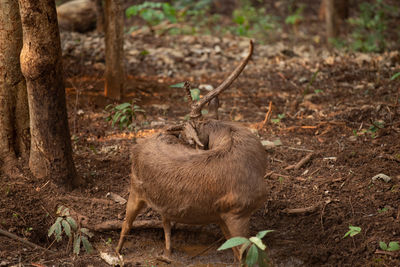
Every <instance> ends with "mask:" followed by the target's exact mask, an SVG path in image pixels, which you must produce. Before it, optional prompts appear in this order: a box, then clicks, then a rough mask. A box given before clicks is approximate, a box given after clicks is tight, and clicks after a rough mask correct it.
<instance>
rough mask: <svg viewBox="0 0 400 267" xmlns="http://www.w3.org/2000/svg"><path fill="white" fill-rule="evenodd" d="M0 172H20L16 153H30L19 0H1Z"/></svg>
mask: <svg viewBox="0 0 400 267" xmlns="http://www.w3.org/2000/svg"><path fill="white" fill-rule="evenodd" d="M0 25H1V27H0V171H1V170H2V171H4V172H5V173H6V174H7V175H10V176H14V175H15V174H17V172H18V169H17V156H22V157H27V156H28V155H29V143H30V141H29V138H30V135H29V112H28V99H27V92H26V84H25V79H24V76H23V75H22V73H21V68H20V64H19V53H20V51H21V48H22V28H21V19H20V16H19V9H18V0H0Z"/></svg>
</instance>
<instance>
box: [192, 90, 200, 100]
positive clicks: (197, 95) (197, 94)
mask: <svg viewBox="0 0 400 267" xmlns="http://www.w3.org/2000/svg"><path fill="white" fill-rule="evenodd" d="M190 96H191V97H192V99H193V101H198V100H200V90H199V89H197V88H195V89H192V90H190Z"/></svg>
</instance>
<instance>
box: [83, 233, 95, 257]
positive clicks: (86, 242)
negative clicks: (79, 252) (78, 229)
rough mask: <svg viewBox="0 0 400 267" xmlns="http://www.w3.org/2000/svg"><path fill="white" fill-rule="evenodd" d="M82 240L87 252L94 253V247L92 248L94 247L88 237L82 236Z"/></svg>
mask: <svg viewBox="0 0 400 267" xmlns="http://www.w3.org/2000/svg"><path fill="white" fill-rule="evenodd" d="M81 239H82V244H83V247H84V248H85V250H86V252H87V253H90V252H92V251H93V247H92V245H91V244H90V242H89V240H88V239H87V237H86V236H81Z"/></svg>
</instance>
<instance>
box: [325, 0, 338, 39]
mask: <svg viewBox="0 0 400 267" xmlns="http://www.w3.org/2000/svg"><path fill="white" fill-rule="evenodd" d="M324 1H325V11H326V14H325V15H326V16H325V21H326V35H327V40H328V41H329V39H331V38H336V37H337V36H338V34H339V29H338V19H337V13H336V10H335V0H324Z"/></svg>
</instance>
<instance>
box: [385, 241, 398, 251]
mask: <svg viewBox="0 0 400 267" xmlns="http://www.w3.org/2000/svg"><path fill="white" fill-rule="evenodd" d="M398 250H400V245H399V242H397V241H392V242H390V243H389V248H388V249H387V251H398Z"/></svg>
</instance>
